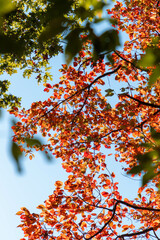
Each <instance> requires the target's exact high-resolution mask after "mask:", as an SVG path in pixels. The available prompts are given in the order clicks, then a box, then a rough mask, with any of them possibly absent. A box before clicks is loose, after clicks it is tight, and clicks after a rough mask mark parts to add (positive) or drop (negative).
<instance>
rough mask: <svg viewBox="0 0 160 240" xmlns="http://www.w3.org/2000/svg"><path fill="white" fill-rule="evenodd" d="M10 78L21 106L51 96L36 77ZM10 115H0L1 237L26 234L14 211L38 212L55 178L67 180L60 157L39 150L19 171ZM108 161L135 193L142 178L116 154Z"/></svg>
mask: <svg viewBox="0 0 160 240" xmlns="http://www.w3.org/2000/svg"><path fill="white" fill-rule="evenodd" d="M62 63H64V59H63V57H62V55H61V56H59V57H56V58H55V59H53V61H52V66H53V76H54V80H53V82H54V83H55V82H56V81H57V80H58V78H59V76H60V73H59V71H58V69H59V68H60V67H61V64H62ZM5 78H8V76H3V79H5ZM1 79H2V78H1ZM10 79H11V82H12V85H11V87H10V92H11V93H13V94H15V95H17V96H20V97H22V106H24V107H26V108H29V106H30V104H31V103H32V102H33V101H38V100H43V99H46V98H47V97H48V96H49V95H48V94H46V93H45V92H43V88H44V87H43V84H41V85H39V86H38V85H37V82H36V79H35V78H34V77H32V78H30V79H24V78H23V77H22V75H21V72H19V73H18V74H16V75H13V77H11V78H9V80H10ZM109 79H110V83H111V86H112V88H117V85H116V84H117V83H115V81H114V77H110V78H109ZM106 82H108V81H106ZM10 119H11V116H9V115H8V114H7V113H6V112H5V113H4V112H3V116H2V118H1V119H0V146H1V154H0V169H1V174H0V196H1V199H0V213H1V217H0V229H1V239H4V240H11V239H12V240H18V239H20V238H22V237H23V232H22V231H21V229H20V228H17V225H19V224H20V219H19V217H18V216H16V215H15V214H16V212H17V211H19V210H20V207H24V206H25V207H27V208H28V209H29V210H30V211H31V212H38V210H37V209H36V206H38V205H39V204H42V203H43V202H44V200H45V199H47V197H48V196H49V195H50V194H52V192H53V189H54V182H55V181H56V180H62V181H64V180H65V179H66V178H65V177H66V176H67V174H66V173H65V172H64V171H63V170H62V168H61V161H60V160H59V159H56V160H55V159H54V160H53V162H52V163H48V162H47V161H46V160H45V159H44V156H43V155H41V154H36V157H35V159H33V160H32V161H30V160H29V159H28V158H25V159H23V168H24V173H23V174H21V175H20V174H18V173H17V171H16V168H15V165H14V164H13V160H12V158H11V155H10V150H9V145H8V139H9V137H10V133H11V131H10V130H9V128H10ZM107 161H108V166H109V170H110V171H114V172H116V174H117V181H119V182H120V185H119V189H120V192H121V193H123V196H124V197H127V198H130V199H133V198H134V197H136V190H137V187H138V186H139V185H140V182H139V181H136V180H135V181H133V180H130V179H128V178H126V177H124V176H123V175H122V173H123V172H122V170H121V164H117V163H116V165H115V163H114V159H113V157H109V159H107Z"/></svg>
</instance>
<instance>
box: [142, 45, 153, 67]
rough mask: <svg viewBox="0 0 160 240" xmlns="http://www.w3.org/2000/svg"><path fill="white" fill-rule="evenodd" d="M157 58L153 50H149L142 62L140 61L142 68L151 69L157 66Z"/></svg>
mask: <svg viewBox="0 0 160 240" xmlns="http://www.w3.org/2000/svg"><path fill="white" fill-rule="evenodd" d="M155 60H156V57H155V55H154V53H153V49H150V48H148V49H147V50H146V54H144V55H143V56H142V58H141V60H139V61H138V66H140V67H151V66H154V64H155Z"/></svg>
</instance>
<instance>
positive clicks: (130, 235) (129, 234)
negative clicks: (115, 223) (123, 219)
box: [115, 227, 153, 240]
mask: <svg viewBox="0 0 160 240" xmlns="http://www.w3.org/2000/svg"><path fill="white" fill-rule="evenodd" d="M150 231H153V228H152V227H151V228H147V229H145V230H143V231H140V232H134V233H126V234H122V235H119V236H117V237H116V238H115V240H116V239H118V238H119V239H124V237H133V236H138V235H142V234H144V233H147V232H150Z"/></svg>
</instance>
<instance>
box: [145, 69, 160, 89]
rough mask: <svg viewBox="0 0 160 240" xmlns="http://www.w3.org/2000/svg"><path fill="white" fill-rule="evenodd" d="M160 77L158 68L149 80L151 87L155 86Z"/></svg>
mask: <svg viewBox="0 0 160 240" xmlns="http://www.w3.org/2000/svg"><path fill="white" fill-rule="evenodd" d="M159 77H160V66H158V65H157V66H156V68H155V69H154V70H153V73H152V75H151V76H150V78H149V82H148V85H149V86H151V85H153V84H154V83H155V82H156V81H157V79H158V78H159Z"/></svg>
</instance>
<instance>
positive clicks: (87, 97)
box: [10, 0, 160, 240]
mask: <svg viewBox="0 0 160 240" xmlns="http://www.w3.org/2000/svg"><path fill="white" fill-rule="evenodd" d="M108 13H109V14H110V16H111V17H113V18H114V19H116V23H115V25H114V27H115V29H116V30H117V31H119V30H122V31H124V32H125V33H127V34H128V36H129V38H128V40H127V41H126V42H125V43H124V46H123V49H122V50H114V51H110V52H109V53H104V55H103V56H102V55H101V56H100V57H99V59H93V58H92V51H91V50H92V42H91V41H90V39H87V37H86V42H85V43H84V45H83V49H82V50H81V51H80V53H79V55H78V56H76V57H75V58H74V61H73V64H72V65H70V66H67V65H66V64H64V65H62V68H61V69H60V72H61V74H62V76H61V78H60V81H59V83H56V84H51V83H46V84H44V85H45V88H44V91H45V92H48V99H46V100H45V101H43V102H42V101H39V102H34V103H32V105H31V108H30V109H28V110H24V109H23V110H21V111H18V110H17V109H15V110H14V109H13V110H12V111H11V112H10V113H11V114H14V115H15V116H16V117H17V118H18V119H19V121H18V122H17V124H16V125H15V126H14V127H13V130H14V134H15V135H14V137H13V140H14V142H15V143H17V144H18V145H19V146H20V149H21V151H23V152H25V153H26V155H29V157H30V159H32V157H33V150H34V149H36V151H39V150H40V151H47V152H49V153H52V154H53V156H54V157H55V158H61V159H62V167H63V169H64V170H65V171H66V172H67V173H68V178H67V179H66V181H65V182H64V183H63V182H61V181H59V180H57V181H56V182H55V184H54V185H55V186H54V191H53V194H51V195H50V196H49V197H48V199H47V200H46V201H45V203H44V204H41V205H39V206H38V207H37V208H38V209H39V210H40V213H39V214H37V213H36V214H35V213H30V212H29V210H28V209H26V208H24V207H23V208H22V209H21V211H19V212H18V213H17V214H18V215H20V218H21V222H22V223H21V224H20V225H19V226H20V227H21V228H22V230H23V231H24V237H25V238H24V239H29V240H31V239H32V240H33V239H46V240H51V239H57V240H60V239H61V240H62V239H66V240H69V239H70V240H71V239H74V240H77V239H78V240H80V239H85V240H90V239H93V240H98V239H107V240H112V239H117V240H120V239H138V238H142V239H152V238H153V239H159V238H158V229H159V228H160V217H159V212H160V195H159V191H158V187H159V180H160V179H159V177H160V176H159V171H160V165H159V146H160V143H159V135H158V134H160V128H159V118H160V84H159V80H157V81H154V82H155V83H154V85H153V84H150V85H151V86H150V87H149V86H148V79H150V76H152V78H153V75H152V74H153V73H154V70H155V68H156V67H157V66H158V63H157V62H154V63H153V64H151V66H147V65H146V64H144V61H145V59H144V58H143V56H144V53H145V51H149V50H148V49H159V47H160V44H159V34H160V16H159V2H158V3H157V2H156V1H153V0H150V1H148V0H145V1H142V0H135V1H125V4H123V3H122V2H116V4H115V6H114V7H113V9H111V10H108ZM155 39H156V40H155ZM108 54H110V58H112V60H111V61H109V60H107V58H106V57H105V56H106V55H108ZM111 63H112V64H111ZM113 77H114V78H115V81H117V82H120V83H121V82H124V85H123V87H122V88H121V89H120V90H119V92H118V93H117V90H114V89H111V88H110V87H109V88H108V80H107V79H111V80H110V84H111V87H112V79H113ZM113 95H114V97H115V99H117V103H116V104H115V105H114V104H113V102H112V101H110V99H111V97H112V96H113ZM37 133H41V135H42V136H43V137H45V138H46V140H47V141H46V144H44V145H38V144H37V145H34V146H32V148H30V147H29V146H28V147H27V146H26V145H24V143H26V139H30V138H31V139H32V138H34V137H35V135H36V134H37ZM111 147H112V148H111ZM113 147H114V149H115V151H114V150H113ZM112 153H113V155H112ZM110 155H112V160H113V161H114V159H115V163H116V162H121V163H122V165H123V166H124V169H123V170H124V172H125V174H127V173H129V171H130V173H129V174H131V175H130V177H133V178H134V176H135V174H139V176H141V174H142V176H144V177H143V183H142V186H141V187H140V188H139V190H138V192H137V198H136V199H123V196H122V195H121V193H120V192H119V190H118V179H116V176H115V173H114V172H110V171H109V165H108V162H107V160H108V158H109V156H110ZM144 156H145V159H146V161H145V160H144ZM115 179H116V180H115ZM128 218H129V219H131V222H130V224H128V221H127V219H128ZM126 222H127V224H126Z"/></svg>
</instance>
